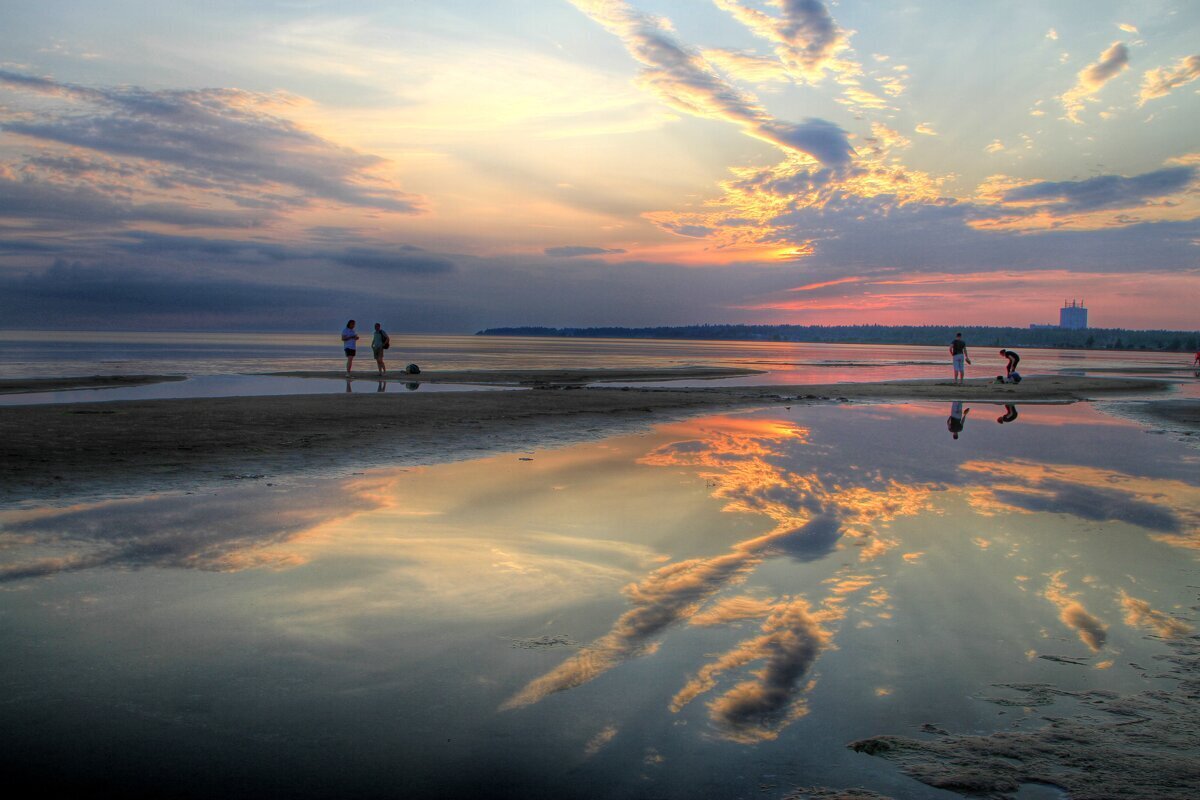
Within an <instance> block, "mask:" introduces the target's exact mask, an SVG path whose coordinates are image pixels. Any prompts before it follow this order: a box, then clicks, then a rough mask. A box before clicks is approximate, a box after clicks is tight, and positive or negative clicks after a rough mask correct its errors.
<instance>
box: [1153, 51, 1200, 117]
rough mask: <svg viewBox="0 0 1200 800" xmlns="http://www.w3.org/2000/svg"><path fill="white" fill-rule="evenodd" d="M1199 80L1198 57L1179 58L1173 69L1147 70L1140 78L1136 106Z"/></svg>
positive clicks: (1199, 63) (1199, 60) (1199, 67)
mask: <svg viewBox="0 0 1200 800" xmlns="http://www.w3.org/2000/svg"><path fill="white" fill-rule="evenodd" d="M1197 78H1200V55H1195V56H1187V57H1186V58H1181V59H1179V61H1177V62H1176V63H1175V66H1173V67H1158V68H1157V69H1152V70H1147V71H1146V74H1145V75H1143V76H1142V89H1141V92H1140V94H1139V96H1138V105H1139V106H1141V105H1145V104H1146V101H1148V100H1153V99H1155V98H1156V97H1165V96H1166V95H1168V94H1170V93H1171V92H1172V91H1173V90H1175V89H1178V88H1179V87H1180V86H1184V85H1186V84H1189V83H1191V82H1192V81H1194V80H1196V79H1197Z"/></svg>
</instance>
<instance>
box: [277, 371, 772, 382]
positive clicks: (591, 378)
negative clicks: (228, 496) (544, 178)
mask: <svg viewBox="0 0 1200 800" xmlns="http://www.w3.org/2000/svg"><path fill="white" fill-rule="evenodd" d="M262 374H263V375H272V376H275V377H280V378H326V379H332V378H337V379H341V380H345V379H346V373H345V372H340V371H338V370H296V371H292V372H264V373H262ZM762 374H764V371H763V370H761V369H745V368H741V367H673V368H669V369H663V368H661V367H653V368H652V367H645V368H638V367H629V368H623V369H586V370H582V369H495V370H432V371H422V372H420V373H418V374H416V375H409V374H407V373H405V372H404V371H403V367H399V366H393V367H392V368H391V369H390V370H389V372H388V379H389V380H393V381H404V382H408V383H475V384H484V385H492V384H496V385H507V386H542V385H580V384H588V383H637V382H648V381H672V380H689V379H690V380H700V379H705V380H707V379H716V378H739V377H744V376H746V375H762ZM376 377H377V376H376V373H375V370H374V368H373V367H372V369H371V370H370V371H367V370H358V371H355V372H354V378H356V379H359V378H361V379H363V380H367V379H372V380H374V379H375V378H376Z"/></svg>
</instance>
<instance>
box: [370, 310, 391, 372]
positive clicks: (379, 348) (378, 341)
mask: <svg viewBox="0 0 1200 800" xmlns="http://www.w3.org/2000/svg"><path fill="white" fill-rule="evenodd" d="M391 346H392V339H391V337H390V336H388V335H387V331H385V330H384V329H383V326H381V325H380V324H379V323H378V322H376V323H375V335H374V336H373V337H371V355H373V356H375V363H376V364H377V365H378V367H379V377H381V378H382V377H384V376H386V375H387V365H386V364H384V363H383V351H384V350H387V349H388V348H389V347H391Z"/></svg>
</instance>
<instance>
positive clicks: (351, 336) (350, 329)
mask: <svg viewBox="0 0 1200 800" xmlns="http://www.w3.org/2000/svg"><path fill="white" fill-rule="evenodd" d="M342 350H344V351H345V353H346V377H347V378H349V377H350V368H351V367H353V366H354V356H355V355H357V353H358V334H357V333H355V332H354V320H350V321H348V322H347V323H346V327H345V329H344V330H343V331H342Z"/></svg>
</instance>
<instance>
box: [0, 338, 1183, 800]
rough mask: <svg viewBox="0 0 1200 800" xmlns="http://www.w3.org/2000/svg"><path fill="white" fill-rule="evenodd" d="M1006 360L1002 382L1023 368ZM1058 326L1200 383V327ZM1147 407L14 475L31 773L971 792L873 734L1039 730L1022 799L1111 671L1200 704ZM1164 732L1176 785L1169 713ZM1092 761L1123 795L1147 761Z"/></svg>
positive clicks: (659, 790)
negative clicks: (948, 784) (35, 487)
mask: <svg viewBox="0 0 1200 800" xmlns="http://www.w3.org/2000/svg"><path fill="white" fill-rule="evenodd" d="M971 355H972V360H973V361H974V362H975V363H974V366H973V367H972V368H970V369H971V372H969V375H972V376H980V375H983V376H986V375H989V374H991V373H992V372H996V371H998V370H1000V369H1001V367H1000V366H999V365H1000V363H1001V362H1000V359H999V356H998V355H996V354H995V353H994V350H993V349H992V348H976V347H974V346H973V347H972V348H971ZM1021 355H1022V361H1021V366H1022V368H1023V369H1024V370H1025V372H1026V374H1097V375H1116V374H1121V373H1119V372H1112V370H1142V372H1139V373H1137V374H1143V375H1150V376H1157V377H1160V378H1162V379H1164V380H1166V379H1170V380H1172V381H1174V382H1176V383H1178V384H1181V385H1180V386H1179V387H1178V388H1175V389H1174V390H1173V392H1172V394H1170V395H1168V396H1172V397H1181V396H1196V395H1195V392H1194V389H1195V386H1194V384H1195V383H1196V378H1195V377H1194V376H1193V375H1192V373H1191V372H1190V371H1188V369H1187V368H1188V367H1189V366H1190V359H1191V354H1160V353H1125V352H1091V351H1086V352H1084V351H1056V350H1030V349H1023V350H1022V351H1021ZM389 358H390V359H392V360H394V362H395V363H396V364H400V365H403V364H404V363H407V362H410V361H411V362H413V363H419V364H420V365H421V366H422V368H423V369H428V370H442V369H445V370H451V369H453V370H460V369H489V368H495V369H499V368H514V367H520V368H541V367H545V368H550V367H556V368H561V367H592V366H595V367H625V366H639V367H665V366H672V367H674V366H690V365H706V366H714V365H715V366H746V367H753V368H755V369H763V370H766V371H767V372H766V375H764V376H756V378H757V382H763V381H767V382H775V383H793V382H821V383H830V382H846V381H874V380H882V379H904V380H907V379H922V378H940V377H944V378H946V379H949V377H950V375H949V364H948V354H947V353H946V351H945V349H944V348H928V347H894V346H882V345H811V344H787V343H741V342H737V343H734V342H692V341H671V342H663V341H642V340H636V341H625V340H571V339H562V340H560V339H508V338H485V337H471V336H395V337H393V346H392V348H391V350H390V351H389ZM343 366H344V361H343V360H342V359H341V353H340V348H339V342H338V339H337V337H336V336H329V335H327V334H320V335H317V334H312V335H308V334H220V335H214V334H177V333H175V334H147V333H136V334H132V333H131V334H125V333H92V334H87V335H84V334H79V333H50V332H44V333H38V332H34V333H28V334H26V333H22V334H19V335H18V334H11V333H9V334H3V335H2V336H0V377H5V378H8V377H49V376H69V375H94V374H182V375H186V376H187V380H185V381H180V382H176V383H171V384H158V385H154V386H147V387H138V388H136V389H111V390H95V391H90V392H83V393H63V394H65V395H73V398H72V399H81V398H82V396H83V395H86V396H87V397H86V399H88V400H92V401H96V402H103V401H104V400H106V399H121V398H123V397H129V396H134V394H132V393H136V392H145V393H144V394H136V396H139V397H167V396H204V395H210V396H218V395H221V394H227V393H234V394H238V393H249V394H282V393H287V392H292V391H307V392H338V393H344V392H345V390H346V386H345V383H344V381H340V380H322V379H299V378H279V377H274V376H264V375H261V374H257V373H262V372H276V371H288V370H324V371H330V370H336V369H340V368H341V367H343ZM738 380H741V379H738ZM295 382H299V383H298V384H297V383H295ZM360 383H361V384H362V386H361V390H362V391H364V392H365V391H371V392H374V391H377V390H378V387H377V385H376V384H377V382H376V381H373V380H364V381H354V382H353V385H352V386H351V390H352V391H359V390H360V389H359V384H360ZM706 385H708V384H706ZM430 388H431V387H428V386H424V385H423V386H421V387H420V388H418V389H417V390H416V391H421V392H424V391H428V390H429V389H430ZM387 390H388V391H393V390H395V391H401V392H406V391H410V390H408V389H405V388H404V387H403V384H400V383H398V384H397V385H396V386H394V387H393V386H389V387H387ZM156 392H161V393H156ZM13 397H21V398H22V399H21V400H20V402H58V401H59V400H57V399H56V398H54V397H42V396H33V395H26V396H15V395H10V396H7V397H6V399H11V398H13ZM1137 401H1138V398H1133V399H1132V400H1130V399H1126V400H1124V401H1122V402H1123V403H1128V402H1137ZM1112 412H1113V409H1111V408H1109V407H1108V406H1106V405H1105V404H1070V405H1063V404H1048V405H1038V404H1017V405H1013V404H1009V405H1008V406H1005V405H993V404H988V403H972V402H967V403H960V404H957V405H956V404H952V403H946V402H939V403H934V402H928V403H924V402H921V403H913V402H895V403H886V404H880V403H822V404H817V405H793V406H791V407H786V406H775V407H768V408H756V409H750V410H739V411H735V412H725V413H715V414H714V413H711V412H710V413H704V414H698V415H696V416H693V417H690V418H685V419H676V420H674V421H670V422H659V423H655V422H653V421H647V422H646V424H645V426H644V427H642V428H640V429H637V430H629V429H623V430H621V431H619V432H617V433H614V434H612V435H606V436H602V437H596V436H588V437H581V438H580V440H579V441H578V442H576V443H573V444H565V445H561V446H557V447H554V448H541V449H538V448H531V449H526V450H522V451H520V452H509V453H499V454H491V455H489V456H487V457H484V458H477V459H473V460H465V461H456V462H454V463H440V464H428V465H424V466H419V467H412V466H404V467H401V466H387V465H383V466H378V467H372V468H368V469H363V470H362V471H361V472H358V473H356V474H352V475H346V474H344V473H343V474H339V475H336V476H333V475H328V476H326V475H321V474H311V473H306V474H303V475H291V476H289V475H231V476H229V480H227V481H224V482H222V483H220V484H219V485H212V484H211V483H210V484H205V485H203V486H202V487H201V486H196V487H189V486H187V485H181V486H173V487H171V488H168V489H165V490H163V491H160V492H157V493H151V494H142V493H127V494H114V495H113V496H111V497H103V498H95V497H89V498H87V499H86V500H79V501H77V502H72V501H69V500H67V501H64V500H55V501H54V502H50V501H48V500H47V501H43V500H39V498H37V497H31V498H28V499H27V500H26V501H25V502H22V503H17V504H13V505H11V506H9V507H4V508H0V654H3V655H2V656H0V697H3V702H0V767H2V768H3V770H4V774H5V776H6V778H7V779H8V780H9V781H10V782H11V783H12V785H21V783H22V782H24V783H25V784H26V785H31V784H32V785H36V786H38V787H40V789H41V790H42V791H45V792H46V793H49V794H54V793H56V792H59V793H62V792H65V793H67V794H68V795H72V796H79V797H99V796H122V797H180V798H210V797H221V798H242V797H245V798H250V797H254V798H262V797H287V798H332V797H339V798H341V797H347V798H397V797H403V798H409V797H412V798H424V797H431V798H432V797H437V798H443V797H445V798H457V797H489V798H492V797H495V798H555V799H556V800H560V799H562V798H696V797H705V798H772V799H774V798H779V799H780V800H782V798H785V797H788V796H789V795H791V796H796V793H797V792H799V791H801V790H805V791H808V792H809V793H810V794H809V795H808V796H833V795H817V794H812V792H815V791H825V790H849V789H853V788H857V789H861V790H864V791H870V792H875V793H878V794H879V795H881V796H886V797H893V798H917V800H933V799H934V798H952V797H959V796H960V795H959V794H957V793H956V792H954V791H950V790H949V789H946V788H935V787H934V786H931V785H928V784H926V783H923V782H921V781H919V780H917V779H916V778H915V777H913V776H912V775H910V774H909V773H906V772H905V771H904V769H903V768H902V765H899V764H897V763H895V762H893V761H890V760H886V759H884V758H880V757H878V756H873V755H869V754H867V753H865V752H858V751H856V750H855V749H853V748H852V747H850V746H849V745H851V744H852V743H854V742H856V741H859V740H862V739H865V738H868V737H874V736H881V735H890V736H899V737H905V738H906V739H908V740H911V741H914V742H919V743H921V742H923V743H931V742H933V743H941V746H943V747H945V748H948V749H947V750H946V752H947V753H948V754H949V755H948V756H947V758H951V757H954V756H956V755H963V754H965V753H967V752H968V749H969V748H968V749H960V750H954V749H953V746H954V744H955V743H956V742H961V741H964V740H963V737H994V736H996V735H998V734H1004V735H1005V736H1008V737H1010V738H1009V739H1008V742H1009V743H1010V744H1009V746H1007V747H1006V749H1005V750H1004V756H1003V757H1002V758H1000V757H997V759H996V760H995V761H994V762H993V765H994V766H995V767H996V769H997V770H1001V771H1003V772H1004V773H1005V774H1006V775H1012V774H1015V775H1018V776H1020V775H1026V779H1020V778H1018V780H1017V781H1016V782H1017V783H1018V784H1019V790H1018V791H1009V792H1007V793H1004V792H1000V791H996V792H995V793H994V794H995V796H1016V797H1021V798H1050V797H1063V796H1065V795H1064V793H1063V791H1062V790H1061V789H1059V788H1056V787H1055V785H1054V783H1053V778H1054V774H1055V772H1054V769H1055V766H1054V765H1055V763H1057V762H1056V761H1055V759H1056V758H1058V759H1060V760H1062V759H1065V758H1066V756H1063V755H1062V753H1068V754H1071V753H1075V754H1078V753H1079V752H1086V751H1087V749H1088V748H1089V747H1092V746H1093V745H1092V744H1090V743H1089V742H1088V741H1071V742H1063V743H1060V745H1059V746H1058V748H1057V750H1056V751H1054V752H1050V754H1049V755H1047V751H1046V750H1044V749H1043V750H1042V751H1040V755H1039V756H1038V757H1039V758H1040V759H1041V761H1040V762H1039V766H1038V767H1037V769H1036V770H1034V769H1033V768H1032V767H1031V766H1030V765H1031V764H1032V763H1033V762H1032V759H1033V757H1034V756H1033V753H1034V748H1033V746H1032V742H1033V741H1034V738H1033V737H1036V736H1037V735H1038V734H1039V733H1040V732H1045V731H1047V730H1049V729H1051V728H1052V727H1053V726H1056V725H1061V724H1063V721H1064V720H1084V721H1087V723H1088V724H1094V725H1106V724H1110V723H1112V722H1113V720H1114V719H1115V718H1114V717H1113V715H1111V714H1109V713H1108V712H1107V711H1105V710H1104V709H1103V708H1101V707H1100V705H1102V703H1101V701H1098V700H1097V698H1117V697H1126V696H1133V695H1138V694H1140V693H1147V692H1152V693H1156V694H1155V696H1156V697H1158V698H1165V699H1163V701H1162V702H1163V704H1169V703H1171V702H1178V703H1185V702H1195V700H1194V698H1191V699H1190V700H1189V699H1188V698H1185V697H1183V696H1182V695H1181V694H1180V693H1179V692H1178V687H1179V681H1178V679H1177V677H1174V676H1172V675H1170V674H1169V672H1168V670H1167V662H1166V661H1165V659H1167V658H1168V657H1170V656H1172V655H1173V654H1175V653H1176V652H1177V649H1176V648H1178V647H1179V646H1180V643H1181V642H1187V641H1192V638H1191V637H1194V636H1195V635H1196V632H1197V629H1198V628H1200V620H1198V615H1197V606H1198V604H1200V588H1198V585H1200V580H1198V576H1200V570H1198V569H1197V556H1198V554H1200V449H1197V447H1196V444H1195V442H1194V441H1192V439H1194V437H1190V438H1189V437H1187V436H1184V435H1181V434H1179V433H1178V432H1172V431H1169V430H1165V429H1160V428H1158V427H1156V426H1154V425H1148V424H1145V423H1141V422H1138V421H1137V420H1136V419H1134V418H1131V417H1130V416H1129V415H1127V414H1118V413H1112ZM956 420H957V422H956ZM1118 721H1120V722H1123V723H1128V722H1129V720H1128V719H1127V718H1119V719H1118ZM1146 727H1147V729H1149V728H1150V726H1149V725H1147V726H1146ZM1022 737H1028V744H1027V746H1025V747H1024V748H1023V746H1022V742H1024V741H1027V740H1026V739H1023V738H1022ZM974 741H977V742H980V741H988V740H985V739H983V738H977V739H975V740H974ZM961 747H963V748H967V746H966V745H962V746H961ZM1095 747H1097V748H1098V747H1099V745H1098V744H1097V745H1095ZM1138 747H1139V751H1138V753H1139V755H1138V757H1139V758H1145V759H1147V760H1146V761H1144V762H1142V763H1143V764H1145V765H1148V766H1145V768H1144V769H1143V770H1142V771H1141V776H1140V777H1139V778H1138V779H1139V780H1147V781H1153V780H1154V779H1155V775H1156V770H1155V767H1154V764H1155V762H1154V760H1153V759H1154V757H1155V754H1157V753H1164V752H1167V750H1168V745H1167V743H1165V742H1163V741H1158V740H1155V739H1154V738H1153V737H1148V738H1147V739H1145V740H1142V741H1139V743H1138ZM975 752H977V751H975ZM1055 753H1057V755H1056V754H1055ZM1092 755H1093V756H1094V757H1095V759H1094V761H1093V763H1094V764H1095V766H1094V770H1095V774H1094V775H1091V776H1089V779H1091V780H1094V781H1095V783H1096V785H1097V786H1099V787H1100V789H1098V791H1100V795H1099V796H1104V792H1103V787H1104V786H1105V784H1104V781H1105V780H1106V779H1107V778H1106V775H1107V773H1106V772H1105V770H1106V769H1109V770H1110V771H1111V770H1112V769H1118V768H1119V767H1117V766H1111V765H1116V764H1120V763H1121V762H1120V759H1119V758H1117V757H1115V756H1114V757H1113V758H1111V759H1109V758H1107V757H1106V753H1105V752H1103V751H1100V750H1097V751H1096V752H1095V753H1093V754H1092ZM1106 764H1109V765H1110V766H1108V767H1106V766H1105V765H1106ZM1023 767H1029V770H1028V772H1022V768H1023ZM1062 770H1063V774H1066V773H1070V772H1071V771H1072V770H1074V771H1075V772H1077V771H1078V770H1077V768H1076V767H1073V766H1071V765H1070V764H1067V763H1066V762H1065V761H1063V766H1062ZM1033 772H1036V774H1037V775H1038V776H1039V777H1038V778H1037V779H1036V780H1034V779H1032V778H1028V775H1029V774H1032V773H1033ZM975 777H976V779H977V780H979V781H986V779H987V777H988V776H987V774H986V770H985V771H984V774H983V775H982V777H981V776H979V775H976V776H975ZM1064 780H1065V779H1064ZM813 787H824V788H822V789H819V790H818V789H814V788H813ZM1010 788H1011V787H1010ZM857 796H860V797H866V796H868V795H865V794H863V795H857ZM1161 796H1172V795H1171V794H1170V793H1169V792H1168V793H1167V794H1163V795H1161ZM1178 796H1179V797H1185V796H1188V795H1187V794H1186V793H1183V792H1181V793H1179V794H1178Z"/></svg>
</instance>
